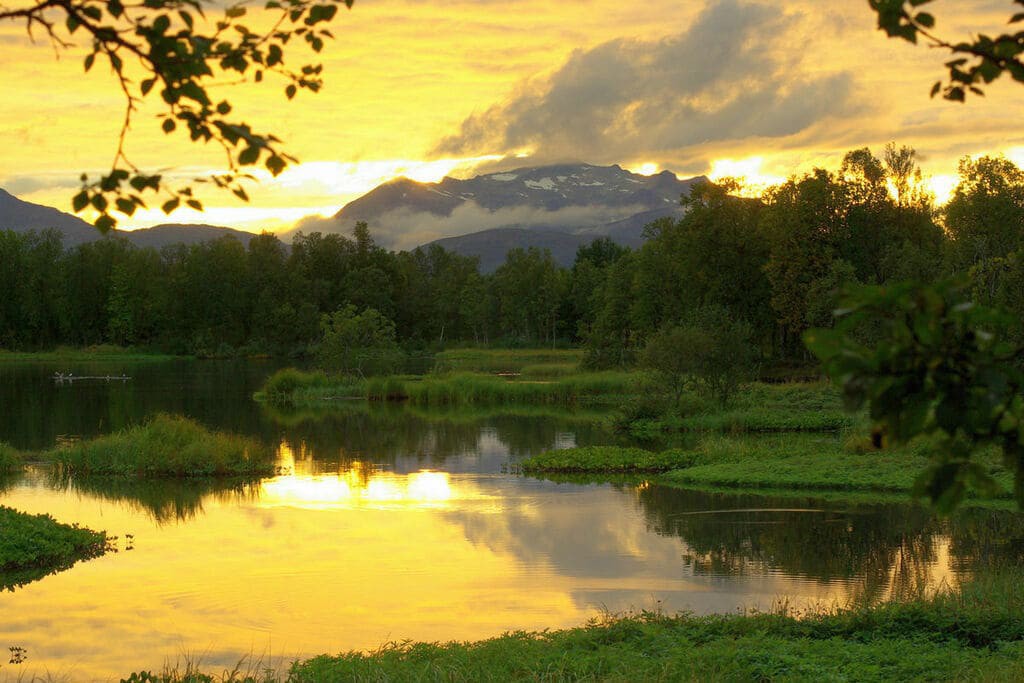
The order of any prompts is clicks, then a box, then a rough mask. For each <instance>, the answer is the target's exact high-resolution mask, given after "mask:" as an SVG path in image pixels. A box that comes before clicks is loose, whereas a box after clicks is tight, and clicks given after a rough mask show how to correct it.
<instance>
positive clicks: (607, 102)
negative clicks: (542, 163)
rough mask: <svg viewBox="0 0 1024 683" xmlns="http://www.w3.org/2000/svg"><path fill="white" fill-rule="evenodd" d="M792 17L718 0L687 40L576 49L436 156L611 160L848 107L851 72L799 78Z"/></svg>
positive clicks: (743, 134) (766, 132)
mask: <svg viewBox="0 0 1024 683" xmlns="http://www.w3.org/2000/svg"><path fill="white" fill-rule="evenodd" d="M794 23H795V20H794V19H793V18H792V17H791V16H787V15H786V14H785V13H783V11H782V10H781V9H780V8H778V7H776V6H772V5H766V4H757V3H748V2H741V1H740V0H721V1H720V2H716V3H714V4H713V5H711V6H710V7H709V8H708V9H706V10H705V11H704V12H703V13H702V14H701V15H700V16H699V17H698V19H697V21H696V22H695V23H694V24H693V25H692V26H691V27H690V28H689V29H688V30H687V31H685V32H683V33H681V34H679V35H675V36H671V37H668V38H665V39H663V40H659V41H636V40H624V39H620V40H614V41H610V42H607V43H604V44H601V45H598V46H597V47H594V48H592V49H589V50H577V51H576V52H574V53H573V54H572V56H571V57H570V58H569V60H568V61H567V62H566V63H565V64H564V65H562V67H561V68H560V69H559V70H558V71H556V72H555V73H554V74H553V75H551V76H550V77H547V78H544V79H541V80H539V81H535V82H531V83H528V84H525V85H524V86H523V87H522V88H521V90H520V91H519V92H518V93H517V94H515V95H514V96H513V97H512V98H511V99H510V100H509V101H507V102H504V103H502V104H498V105H495V106H493V107H491V108H490V109H488V110H487V111H485V112H483V113H480V114H475V115H473V116H470V117H469V118H468V119H466V120H465V121H464V122H463V124H462V126H461V130H460V131H459V132H458V133H457V134H455V135H452V136H450V137H448V138H446V139H444V140H443V141H441V143H440V144H439V145H438V146H437V148H436V150H435V152H436V153H438V154H450V155H467V154H478V153H495V152H506V153H509V152H514V151H517V150H522V149H532V150H534V153H533V157H534V159H535V160H544V159H565V158H585V159H588V160H591V161H593V162H602V161H618V160H622V159H626V158H637V157H639V156H644V155H645V154H650V155H664V154H665V153H668V152H672V151H678V150H680V149H683V148H686V147H690V146H694V145H699V144H704V143H708V142H717V141H727V140H740V139H743V138H748V137H785V136H788V135H792V134H795V133H799V132H801V131H804V130H806V129H807V128H808V127H810V126H812V125H814V124H815V123H817V122H819V121H821V120H822V119H825V118H827V117H828V116H830V115H834V114H837V113H840V112H845V111H848V110H851V109H852V108H853V106H852V104H851V102H852V89H853V81H852V78H851V76H850V74H849V73H846V72H841V73H828V74H813V75H805V74H802V73H801V72H802V71H803V69H802V67H801V62H802V61H803V57H802V52H801V46H800V45H799V44H791V42H792V41H794V38H795V36H796V35H797V32H796V31H789V29H790V28H792V26H793V25H794Z"/></svg>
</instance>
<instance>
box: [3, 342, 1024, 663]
mask: <svg viewBox="0 0 1024 683" xmlns="http://www.w3.org/2000/svg"><path fill="white" fill-rule="evenodd" d="M273 369H274V366H273V364H269V363H254V362H248V363H246V362H215V361H204V362H199V361H180V362H179V361H175V362H167V363H142V364H138V363H125V364H123V365H119V364H116V363H115V364H104V365H103V367H95V366H93V367H90V366H85V365H74V366H70V367H68V366H67V365H66V364H62V365H61V366H60V367H59V368H58V367H55V366H53V365H47V364H33V365H25V364H18V365H14V364H6V365H3V364H0V440H6V441H9V442H10V443H12V444H13V445H15V446H18V447H20V448H42V447H47V446H50V445H52V444H54V443H55V442H58V441H60V440H62V439H73V438H81V437H89V436H93V435H96V434H100V433H105V432H107V431H110V430H113V429H118V428H120V427H123V426H125V425H127V424H130V423H132V422H135V421H138V420H141V419H144V418H145V416H147V415H150V414H153V413H155V412H160V411H163V412H170V413H180V414H185V415H188V416H190V417H193V418H195V419H197V420H199V421H201V422H203V423H204V424H206V425H208V426H210V427H214V428H218V429H228V430H232V431H236V432H242V433H245V434H249V435H252V436H255V437H257V438H260V439H262V440H264V441H266V442H267V443H271V444H274V445H275V446H276V448H277V452H278V458H279V461H280V462H279V464H280V465H281V467H282V468H283V469H282V474H280V475H279V476H275V477H272V478H267V479H263V480H261V481H256V482H246V483H238V482H216V481H199V482H176V481H170V482H168V481H163V482H152V483H146V482H136V481H125V480H109V479H108V480H89V479H82V480H73V481H70V482H68V481H57V480H55V479H54V477H53V476H52V475H51V474H50V473H49V472H48V471H47V470H45V469H40V468H32V469H31V470H30V471H29V472H28V473H26V474H24V475H19V476H17V477H14V478H11V479H8V480H0V504H3V505H8V506H11V507H14V508H16V509H19V510H24V511H27V512H32V513H41V512H46V513H49V514H52V515H53V516H54V517H56V518H57V519H58V520H60V521H64V522H69V523H71V522H76V523H80V524H82V525H85V526H88V527H91V528H94V529H104V530H106V531H107V532H108V533H110V534H114V535H117V536H118V537H119V538H118V541H117V545H118V547H119V552H117V553H109V554H107V555H105V556H103V557H101V558H98V559H94V560H90V561H87V562H82V563H79V564H77V565H75V566H74V567H72V568H71V569H68V570H66V571H63V572H60V573H57V574H52V575H49V576H43V577H40V578H38V579H37V580H33V581H30V582H28V583H25V584H23V585H13V582H11V581H7V582H6V583H7V588H8V590H6V591H0V648H7V647H11V646H19V647H23V648H25V649H26V650H27V653H28V659H27V660H26V661H25V662H24V663H23V664H17V665H13V664H6V663H5V662H0V679H3V678H4V677H5V676H7V677H11V678H14V677H17V676H18V675H23V676H24V675H28V674H30V673H35V674H39V675H44V674H48V675H52V676H55V677H58V678H59V677H61V676H65V677H68V678H69V679H71V680H76V681H77V680H90V679H92V680H110V679H115V680H116V679H117V678H118V677H120V676H122V675H126V674H127V673H129V672H130V671H133V670H139V669H154V670H156V669H160V668H161V667H163V666H164V665H165V663H171V664H174V663H175V662H178V663H179V664H182V663H184V662H185V661H186V660H192V661H195V660H199V661H200V662H201V663H202V664H203V665H204V666H205V667H207V668H208V669H220V668H223V667H227V668H231V667H233V666H234V665H235V663H236V662H238V660H239V659H240V658H241V657H244V656H251V657H252V658H254V659H256V660H261V661H262V662H264V663H269V664H272V665H278V666H279V665H282V663H284V664H286V663H287V662H288V661H291V660H292V659H294V658H296V657H307V656H312V655H316V654H320V653H336V652H339V651H344V650H351V649H374V648H376V647H378V646H380V645H381V644H382V643H385V642H389V641H402V640H405V639H414V640H429V641H433V640H450V639H459V640H462V639H479V638H484V637H488V636H494V635H498V634H500V633H502V632H504V631H507V630H516V629H529V630H535V629H545V628H559V627H568V626H576V625H579V624H581V623H583V622H585V621H586V620H588V619H590V618H593V617H597V616H600V615H601V614H604V613H609V612H610V613H617V612H623V611H629V610H642V609H660V610H665V611H668V612H675V611H678V610H691V611H693V612H697V613H712V612H733V611H736V610H738V609H754V608H759V609H770V608H772V607H773V605H775V604H776V603H777V602H779V601H786V602H788V603H789V604H790V605H794V606H796V607H804V606H807V605H832V604H844V603H845V602H847V601H848V600H850V599H853V598H858V597H869V598H884V597H886V596H888V595H891V594H892V593H893V592H896V591H901V590H905V589H908V588H913V587H914V586H920V585H931V586H936V585H941V584H942V583H944V582H945V583H946V584H949V585H955V584H956V583H957V582H958V581H959V580H960V578H961V577H963V576H965V575H966V574H968V573H970V572H973V571H975V570H977V569H978V568H983V567H984V566H986V565H987V564H988V563H996V562H1001V561H1006V560H1007V559H1008V558H1009V559H1014V558H1019V557H1020V556H1021V554H1022V553H1021V551H1022V548H1024V524H1022V523H1021V521H1020V518H1019V516H1018V515H1015V514H1012V513H1008V512H999V511H979V510H973V511H972V510H968V511H966V512H964V513H963V514H961V515H959V516H957V517H955V518H953V519H952V520H937V519H935V518H934V517H933V516H932V515H930V514H929V513H928V512H926V511H925V510H922V509H921V508H919V507H916V506H911V505H904V504H890V505H850V504H842V505H840V504H833V503H828V502H827V501H822V500H816V499H814V498H813V497H810V496H808V497H806V498H790V497H787V498H785V499H773V498H771V497H763V496H754V495H744V494H726V493H708V492H697V491H681V490H677V489H671V488H667V487H663V486H658V485H656V484H654V483H652V482H650V481H646V480H643V479H621V480H617V481H595V482H589V483H588V482H582V481H552V480H547V479H535V478H530V477H524V476H521V475H519V474H516V473H515V472H516V471H517V469H516V466H515V465H516V463H517V462H518V461H519V460H520V459H522V458H523V457H526V456H527V455H529V454H532V453H535V452H537V451H539V450H542V449H547V448H554V447H566V446H572V445H577V444H579V445H587V444H600V443H612V442H614V441H615V438H616V437H615V435H613V434H611V433H610V432H609V431H608V430H607V429H606V428H605V427H603V426H601V424H600V422H599V421H595V419H594V415H593V414H587V413H576V412H571V411H545V410H529V409H527V410H522V411H519V412H516V413H512V414H509V413H501V412H489V411H459V412H421V411H415V410H412V409H409V408H405V407H401V406H398V407H396V406H371V407H368V406H366V405H365V404H364V403H363V402H361V401H353V402H337V403H336V404H332V405H331V406H329V407H326V408H322V409H309V410H288V411H286V410H280V409H272V408H267V407H263V406H260V405H259V404H257V403H255V402H254V401H252V400H251V394H252V392H253V391H255V390H256V389H257V388H258V387H259V386H260V384H261V382H262V379H263V378H264V377H265V376H266V374H267V373H269V372H270V371H272V370H273ZM57 370H60V371H68V370H70V371H73V372H75V373H76V374H95V375H97V376H102V375H106V374H110V375H120V374H121V373H124V374H125V375H126V376H128V377H130V378H131V379H128V380H124V381H121V380H113V381H104V380H86V381H82V382H73V383H70V384H68V383H65V384H58V383H55V382H53V380H52V378H51V377H52V374H53V372H54V371H57ZM129 535H130V536H129ZM0 583H4V577H3V575H2V574H0Z"/></svg>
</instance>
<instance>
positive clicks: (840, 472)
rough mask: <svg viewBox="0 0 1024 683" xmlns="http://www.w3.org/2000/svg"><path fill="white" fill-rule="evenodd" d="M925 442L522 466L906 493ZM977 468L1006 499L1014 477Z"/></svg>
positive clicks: (625, 454) (985, 459)
mask: <svg viewBox="0 0 1024 683" xmlns="http://www.w3.org/2000/svg"><path fill="white" fill-rule="evenodd" d="M929 448H930V446H929V444H928V443H927V442H924V441H919V442H915V443H912V444H910V445H907V446H904V447H901V448H893V449H887V450H879V451H870V450H869V451H864V450H863V449H862V447H861V439H860V438H859V437H858V435H857V433H856V432H854V433H853V435H852V436H851V435H848V434H758V435H722V434H713V433H712V434H705V435H703V436H702V437H701V438H699V439H698V440H697V442H696V443H695V445H693V446H691V447H688V448H675V449H669V450H664V451H661V452H653V451H645V450H640V449H637V448H623V447H616V446H602V447H590V448H569V449H562V450H554V451H547V452H544V453H541V454H539V455H537V456H534V457H532V458H529V459H527V460H525V461H523V463H522V468H523V470H524V471H526V472H531V473H537V472H576V473H588V474H600V473H622V472H664V474H663V475H662V476H661V477H660V478H659V481H661V482H663V483H666V484H669V485H674V486H679V487H683V488H693V487H699V488H731V489H773V490H786V489H789V490H820V491H865V492H890V493H893V492H899V493H906V492H909V491H912V490H913V489H914V483H915V478H916V476H917V474H918V473H919V472H921V471H923V470H924V469H925V468H926V467H927V465H928V464H929V462H930V458H929V453H930V450H929ZM980 457H981V460H980V462H982V463H983V464H985V465H986V466H987V467H988V469H989V472H990V473H991V474H992V475H993V476H994V477H995V478H996V480H997V481H998V482H999V483H1000V484H1001V485H1002V487H1003V492H1002V494H1001V495H1000V496H998V497H1000V498H1007V497H1010V493H1009V492H1010V491H1011V490H1012V488H1011V487H1012V482H1013V476H1012V473H1011V472H1009V471H1008V470H1006V469H1005V467H1004V466H1003V464H1002V461H1001V459H1000V458H998V457H997V455H996V454H995V453H994V452H993V453H986V454H982V455H981V456H980Z"/></svg>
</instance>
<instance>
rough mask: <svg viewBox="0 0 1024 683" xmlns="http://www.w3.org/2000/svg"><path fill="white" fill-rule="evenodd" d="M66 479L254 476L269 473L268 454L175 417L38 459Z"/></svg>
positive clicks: (256, 445)
mask: <svg viewBox="0 0 1024 683" xmlns="http://www.w3.org/2000/svg"><path fill="white" fill-rule="evenodd" d="M44 457H45V458H46V459H48V460H51V461H52V462H54V463H55V464H56V465H57V467H58V468H59V469H60V471H62V472H65V473H69V474H105V475H111V474H112V475H124V476H137V477H220V476H256V475H269V474H273V472H274V451H273V449H271V448H269V447H268V446H266V445H264V444H261V443H259V442H258V441H256V440H254V439H250V438H246V437H242V436H237V435H234V434H226V433H222V432H211V431H209V430H208V429H206V428H205V427H203V426H202V425H200V424H199V423H197V422H195V421H193V420H190V419H188V418H186V417H181V416H170V415H157V416H156V417H154V418H153V419H151V420H150V421H149V422H147V423H145V424H142V425H138V426H135V427H130V428H128V429H125V430H123V431H120V432H117V433H115V434H110V435H107V436H101V437H98V438H96V439H92V440H90V441H81V442H78V443H74V444H71V445H68V446H64V447H60V448H56V449H54V450H51V451H49V452H47V453H46V454H44Z"/></svg>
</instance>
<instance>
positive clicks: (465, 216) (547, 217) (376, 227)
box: [285, 201, 646, 250]
mask: <svg viewBox="0 0 1024 683" xmlns="http://www.w3.org/2000/svg"><path fill="white" fill-rule="evenodd" d="M645 208H646V207H643V206H625V207H620V206H617V207H608V206H567V207H565V208H562V209H558V210H557V211H546V210H544V209H542V208H538V207H532V206H515V207H509V208H504V209H499V210H497V211H490V210H488V209H485V208H483V207H481V206H480V205H479V204H477V203H476V202H472V201H467V202H465V203H463V204H460V205H459V206H457V207H456V208H455V210H454V211H452V213H451V215H450V216H437V215H435V214H432V213H427V212H418V211H416V212H414V211H409V210H406V209H398V210H393V211H388V212H387V213H385V214H383V215H382V216H381V217H380V219H379V220H377V221H374V222H373V223H371V225H370V229H371V233H372V234H373V239H374V241H376V242H377V243H378V244H380V245H381V246H384V247H387V248H389V249H397V250H409V249H415V248H416V247H418V246H420V245H422V244H426V243H428V242H432V241H434V240H437V239H441V238H443V237H457V236H459V235H468V234H470V233H474V232H478V231H480V230H490V229H492V228H502V227H514V226H531V227H535V228H536V227H537V226H543V227H544V228H548V229H552V230H560V229H562V230H571V229H573V228H577V227H581V226H591V225H598V224H603V223H610V222H612V221H616V220H620V219H622V218H626V217H627V216H631V215H633V214H635V213H637V212H638V211H643V210H644V209H645ZM352 228H353V224H352V223H349V222H344V221H341V220H338V219H337V218H319V217H310V218H305V219H303V220H302V221H300V222H299V223H298V224H296V226H295V231H296V232H298V231H301V232H304V233H306V234H309V233H312V232H322V233H337V234H342V235H345V236H350V235H351V233H352ZM292 236H293V234H289V235H287V236H285V239H286V240H290V239H291V237H292Z"/></svg>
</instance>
